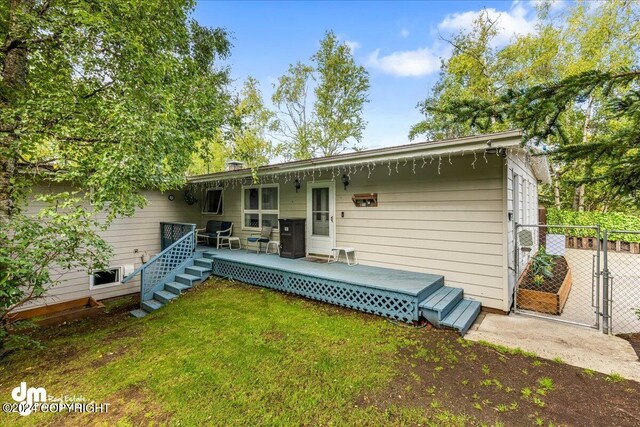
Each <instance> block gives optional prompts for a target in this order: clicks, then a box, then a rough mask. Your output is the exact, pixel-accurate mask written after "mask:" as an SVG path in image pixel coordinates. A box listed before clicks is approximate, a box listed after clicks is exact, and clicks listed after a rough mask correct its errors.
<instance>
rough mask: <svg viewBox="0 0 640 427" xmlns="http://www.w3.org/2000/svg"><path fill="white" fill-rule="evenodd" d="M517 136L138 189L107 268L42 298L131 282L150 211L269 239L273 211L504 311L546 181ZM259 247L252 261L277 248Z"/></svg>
mask: <svg viewBox="0 0 640 427" xmlns="http://www.w3.org/2000/svg"><path fill="white" fill-rule="evenodd" d="M521 138H522V135H521V133H520V132H519V131H508V132H500V133H494V134H487V135H477V136H470V137H464V138H455V139H448V140H441V141H434V142H422V143H415V144H407V145H402V146H395V147H388V148H381V149H374V150H366V151H359V152H353V153H346V154H341V155H337V156H331V157H323V158H315V159H309V160H301V161H293V162H287V163H280V164H273V165H268V166H264V167H260V168H258V169H257V170H255V171H252V170H250V169H246V168H242V166H241V165H238V164H237V163H236V164H233V165H232V166H233V167H230V168H229V170H227V171H225V172H219V173H214V174H207V175H201V176H194V177H190V178H189V179H188V184H187V186H186V188H184V189H181V190H179V191H175V192H170V193H164V194H163V193H159V192H154V191H149V192H147V193H146V194H145V196H146V197H147V198H148V199H149V205H148V206H147V207H145V208H144V209H141V210H139V211H137V212H136V214H135V215H134V216H132V217H130V218H121V219H117V220H116V221H115V222H114V223H113V225H112V226H111V227H110V228H109V229H108V230H107V231H105V232H104V238H105V240H106V241H107V242H108V243H110V244H111V245H113V247H114V252H115V255H114V257H113V259H112V262H111V267H112V269H111V270H110V271H108V272H104V274H103V275H102V276H100V275H98V276H96V275H92V274H89V272H86V271H74V272H68V273H66V274H65V276H64V278H63V281H62V283H61V284H60V285H58V286H56V287H55V288H53V289H52V290H51V291H50V293H49V297H48V299H47V300H45V302H50V301H54V300H55V301H61V300H65V299H72V298H79V297H82V296H93V297H94V298H96V299H101V298H107V297H113V296H117V295H123V294H127V293H132V292H136V291H138V290H139V287H140V284H139V278H138V277H134V278H130V277H129V279H130V280H127V281H126V283H122V279H123V278H124V277H125V276H128V275H129V274H130V273H131V272H132V271H133V270H134V268H138V267H140V266H141V265H142V264H143V260H144V261H146V260H148V258H149V257H151V256H152V255H154V254H156V253H158V252H159V251H160V249H161V247H160V245H161V242H160V240H161V239H160V238H159V234H158V233H159V227H160V226H159V224H160V223H161V222H165V223H170V222H176V223H191V224H195V225H196V226H198V227H203V226H205V225H206V223H207V221H209V220H219V221H228V222H232V223H233V236H234V237H239V238H240V241H241V242H242V244H243V246H245V245H246V242H247V241H246V238H247V237H249V236H250V235H251V234H252V233H257V232H260V228H261V226H272V227H273V228H274V230H273V233H272V235H271V237H270V239H271V240H274V241H279V240H280V230H279V229H278V224H279V221H278V220H279V219H283V218H303V219H305V220H306V227H305V228H306V230H305V238H304V240H305V252H306V255H307V256H309V257H313V256H318V257H327V256H328V255H329V254H330V252H331V249H332V248H334V247H352V248H354V249H355V252H356V254H357V258H358V261H359V264H360V265H361V266H365V267H369V268H385V269H390V270H394V271H401V272H410V273H415V274H428V275H437V276H440V277H442V276H443V277H444V282H446V285H447V286H449V287H452V288H456V289H460V290H461V291H462V292H464V297H465V298H468V299H469V300H474V301H478V302H480V303H481V304H482V306H483V307H484V308H486V309H490V310H495V311H499V312H505V313H506V312H508V311H510V309H511V305H512V301H513V290H514V284H515V265H514V262H515V261H514V253H515V247H514V233H513V230H514V225H515V223H521V224H536V223H537V221H538V218H537V212H538V211H537V208H538V201H537V193H538V191H537V188H538V183H540V182H544V183H548V182H550V176H549V169H548V164H547V161H546V158H545V157H544V156H538V155H531V154H530V153H529V151H530V148H526V147H525V148H523V147H522V146H521ZM60 190H61V189H58V188H49V189H45V188H42V189H39V190H38V191H60ZM31 208H32V209H36V208H37V204H35V203H34V204H32V206H31ZM175 237H176V238H177V237H179V236H175ZM175 240H176V239H174V240H173V241H175ZM226 251H227V252H228V253H231V251H228V250H226ZM145 254H147V257H146V258H145V257H144V255H145ZM269 257H270V258H267V257H264V256H263V257H262V260H263V262H266V260H268V259H269V260H271V259H275V258H277V257H276V256H269ZM271 257H272V258H271ZM296 265H300V264H296ZM309 266H311V263H309V264H307V265H306V267H309ZM365 267H362V268H365ZM340 268H342V267H340ZM327 271H328V270H327ZM350 271H356V270H350ZM380 271H382V270H380ZM352 274H353V273H352ZM363 274H364V273H363ZM105 277H106V278H105Z"/></svg>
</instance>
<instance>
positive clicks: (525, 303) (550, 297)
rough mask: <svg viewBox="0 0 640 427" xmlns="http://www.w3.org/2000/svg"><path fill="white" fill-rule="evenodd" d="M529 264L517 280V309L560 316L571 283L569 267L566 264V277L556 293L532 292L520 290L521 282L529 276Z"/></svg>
mask: <svg viewBox="0 0 640 427" xmlns="http://www.w3.org/2000/svg"><path fill="white" fill-rule="evenodd" d="M530 265H531V263H529V264H528V265H527V268H526V269H525V270H524V273H523V274H522V275H521V276H520V279H519V280H518V300H517V302H518V308H521V309H524V310H531V311H537V312H539V313H546V314H556V315H560V314H562V310H563V309H564V305H565V304H566V302H567V298H568V297H569V291H570V290H571V284H572V283H573V280H572V277H571V266H569V264H567V275H566V276H565V277H564V280H563V281H562V285H560V289H559V290H558V292H557V293H551V292H544V291H534V290H531V289H521V288H520V284H521V282H522V280H524V278H525V277H527V275H528V274H529V267H530Z"/></svg>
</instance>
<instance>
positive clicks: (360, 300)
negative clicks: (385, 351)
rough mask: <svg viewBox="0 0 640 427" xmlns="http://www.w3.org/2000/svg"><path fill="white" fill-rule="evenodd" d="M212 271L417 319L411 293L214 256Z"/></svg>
mask: <svg viewBox="0 0 640 427" xmlns="http://www.w3.org/2000/svg"><path fill="white" fill-rule="evenodd" d="M213 274H214V275H216V276H220V277H225V278H229V279H234V280H239V281H241V282H245V283H249V284H252V285H258V286H263V287H266V288H271V289H276V290H279V291H284V292H289V293H292V294H296V295H302V296H304V297H307V298H311V299H315V300H318V301H323V302H328V303H330V304H335V305H340V306H343V307H348V308H352V309H355V310H360V311H364V312H367V313H373V314H377V315H380V316H385V317H390V318H392V319H397V320H401V321H403V322H411V321H415V320H418V300H417V297H416V296H412V295H407V294H403V293H397V292H392V291H384V290H381V289H375V288H368V287H366V286H358V285H353V284H350V283H344V282H338V281H334V280H327V279H323V278H320V277H315V276H309V275H304V274H298V273H291V272H288V271H283V270H277V269H273V268H267V267H262V266H257V265H251V264H241V263H236V262H233V261H227V260H222V259H215V258H214V262H213Z"/></svg>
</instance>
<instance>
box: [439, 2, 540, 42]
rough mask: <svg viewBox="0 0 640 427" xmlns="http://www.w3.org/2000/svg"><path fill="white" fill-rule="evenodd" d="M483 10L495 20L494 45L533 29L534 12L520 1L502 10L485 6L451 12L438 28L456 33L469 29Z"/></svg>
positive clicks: (528, 32)
mask: <svg viewBox="0 0 640 427" xmlns="http://www.w3.org/2000/svg"><path fill="white" fill-rule="evenodd" d="M483 12H486V13H487V15H488V16H489V18H490V19H491V20H494V21H497V22H496V28H497V29H498V34H497V35H496V37H495V39H494V40H493V45H494V46H504V45H505V44H507V43H508V42H509V41H510V40H511V38H512V37H513V36H515V35H525V34H530V33H533V32H534V31H535V24H536V16H535V13H533V12H532V11H531V9H528V8H525V7H524V6H523V5H522V4H521V3H520V2H514V3H513V5H512V7H511V9H510V10H508V11H504V12H503V11H499V10H496V9H494V8H487V9H484V10H470V11H466V12H456V13H452V14H449V15H447V16H446V17H445V18H444V19H443V20H442V22H441V23H440V24H438V29H439V30H440V31H441V32H446V33H457V32H459V31H464V30H467V29H470V28H471V27H472V26H473V21H474V20H475V19H477V18H478V16H480V14H481V13H483Z"/></svg>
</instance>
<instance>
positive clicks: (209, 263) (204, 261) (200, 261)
mask: <svg viewBox="0 0 640 427" xmlns="http://www.w3.org/2000/svg"><path fill="white" fill-rule="evenodd" d="M193 263H194V265H197V266H199V267H204V268H206V269H207V270H209V271H211V270H212V269H213V260H212V259H209V258H197V259H196V260H195V261H194V262H193Z"/></svg>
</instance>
